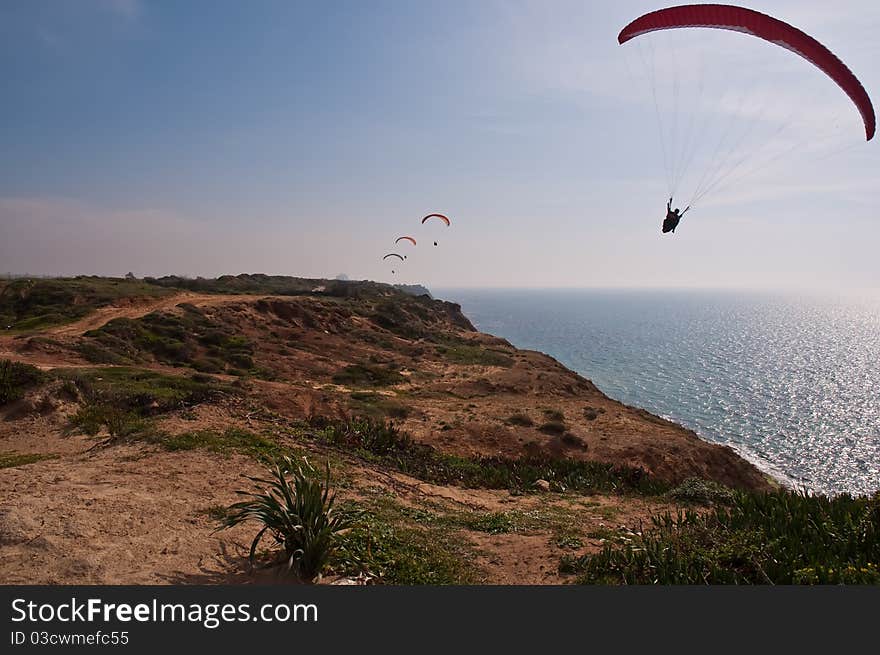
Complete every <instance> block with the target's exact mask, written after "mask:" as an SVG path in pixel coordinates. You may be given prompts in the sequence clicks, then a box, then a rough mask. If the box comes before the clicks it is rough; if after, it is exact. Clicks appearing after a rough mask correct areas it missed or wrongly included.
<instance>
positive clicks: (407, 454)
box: [314, 419, 669, 494]
mask: <svg viewBox="0 0 880 655" xmlns="http://www.w3.org/2000/svg"><path fill="white" fill-rule="evenodd" d="M314 436H315V437H317V438H318V439H320V440H321V441H324V442H325V443H329V444H331V445H333V446H336V447H339V448H342V449H344V450H345V451H346V452H350V453H355V454H357V455H359V456H361V457H362V458H364V459H367V460H368V461H373V462H378V463H381V464H383V465H386V466H389V467H391V468H394V469H396V470H398V471H401V472H402V473H406V474H408V475H412V476H413V477H416V478H419V479H420V480H425V481H426V482H432V483H435V484H445V485H455V486H459V487H466V488H483V489H508V490H515V491H519V492H523V493H525V492H534V484H535V482H536V481H537V480H540V479H543V480H547V481H548V482H549V483H550V484H551V486H552V487H553V488H555V489H560V490H561V489H567V490H572V491H578V492H583V493H592V492H600V491H601V492H621V493H624V492H637V493H644V494H660V493H664V492H666V491H668V489H669V485H667V484H665V483H663V482H660V481H658V480H654V479H652V478H650V477H649V476H648V475H647V474H646V473H645V472H644V471H643V470H642V469H634V468H629V467H623V466H614V465H611V464H606V463H601V462H585V461H581V460H573V459H564V458H551V457H540V456H535V457H528V458H523V459H510V458H506V457H461V456H457V455H449V454H445V453H442V452H440V451H438V450H436V449H435V448H433V447H432V446H429V445H427V444H419V443H416V442H414V441H413V440H412V439H411V437H410V436H409V435H408V434H406V433H405V432H401V431H400V430H399V429H398V428H396V427H395V426H394V424H393V423H384V422H376V421H372V420H369V419H356V420H350V421H337V422H330V423H325V424H323V425H320V426H318V429H317V430H316V431H315V432H314Z"/></svg>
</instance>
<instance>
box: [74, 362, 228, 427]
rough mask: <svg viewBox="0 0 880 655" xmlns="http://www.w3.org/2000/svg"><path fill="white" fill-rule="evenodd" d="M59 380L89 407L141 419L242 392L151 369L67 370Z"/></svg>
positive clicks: (201, 377) (196, 377) (202, 377)
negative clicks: (112, 410)
mask: <svg viewBox="0 0 880 655" xmlns="http://www.w3.org/2000/svg"><path fill="white" fill-rule="evenodd" d="M57 375H58V377H60V378H62V379H63V380H65V381H69V382H71V383H72V384H74V385H75V386H76V388H77V389H78V390H79V392H80V393H81V394H82V397H83V399H84V400H85V401H86V403H88V404H97V405H108V406H111V407H113V408H116V409H119V410H123V411H130V412H134V413H136V414H138V415H140V416H150V415H154V414H161V413H163V412H168V411H171V410H175V409H182V408H185V407H191V406H193V405H198V404H200V403H204V402H212V401H216V400H219V399H221V398H223V397H228V396H239V395H241V393H242V391H241V389H240V388H238V387H236V386H234V385H232V384H227V383H225V382H221V381H219V380H217V379H215V378H212V377H210V376H207V375H201V374H195V375H192V376H188V377H187V376H177V375H167V374H165V373H160V372H157V371H151V370H148V369H139V368H128V367H114V368H101V369H66V370H62V371H59V372H57Z"/></svg>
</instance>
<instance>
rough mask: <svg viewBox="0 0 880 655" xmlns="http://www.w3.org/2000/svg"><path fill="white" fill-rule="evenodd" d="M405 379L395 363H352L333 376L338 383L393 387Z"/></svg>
mask: <svg viewBox="0 0 880 655" xmlns="http://www.w3.org/2000/svg"><path fill="white" fill-rule="evenodd" d="M405 381H406V378H405V377H404V376H403V375H401V374H400V369H399V368H398V367H396V366H395V365H394V364H385V365H382V364H368V363H364V364H352V365H351V366H346V367H345V368H344V369H342V370H341V371H338V372H337V373H336V374H335V375H334V376H333V382H335V383H336V384H341V385H345V386H351V387H391V386H394V385H396V384H401V383H403V382H405Z"/></svg>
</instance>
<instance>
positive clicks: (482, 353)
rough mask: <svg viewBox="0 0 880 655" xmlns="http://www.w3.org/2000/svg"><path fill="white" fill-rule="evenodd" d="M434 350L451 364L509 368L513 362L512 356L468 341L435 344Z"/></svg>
mask: <svg viewBox="0 0 880 655" xmlns="http://www.w3.org/2000/svg"><path fill="white" fill-rule="evenodd" d="M435 350H436V353H437V354H438V355H440V356H441V357H442V358H443V359H445V360H446V361H448V362H451V363H453V364H464V365H466V366H501V367H503V368H510V367H511V366H513V363H514V362H513V358H512V357H510V356H508V355H507V354H505V353H503V352H500V351H498V350H493V349H491V348H485V347H483V346H478V345H476V346H475V345H471V344H468V343H463V344H461V343H460V344H455V345H450V346H437V348H436V349H435Z"/></svg>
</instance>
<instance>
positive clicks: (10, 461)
mask: <svg viewBox="0 0 880 655" xmlns="http://www.w3.org/2000/svg"><path fill="white" fill-rule="evenodd" d="M56 457H57V455H53V454H50V453H16V452H0V469H6V468H13V467H15V466H24V465H25V464H33V463H34V462H40V461H42V460H44V459H55V458H56Z"/></svg>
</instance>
